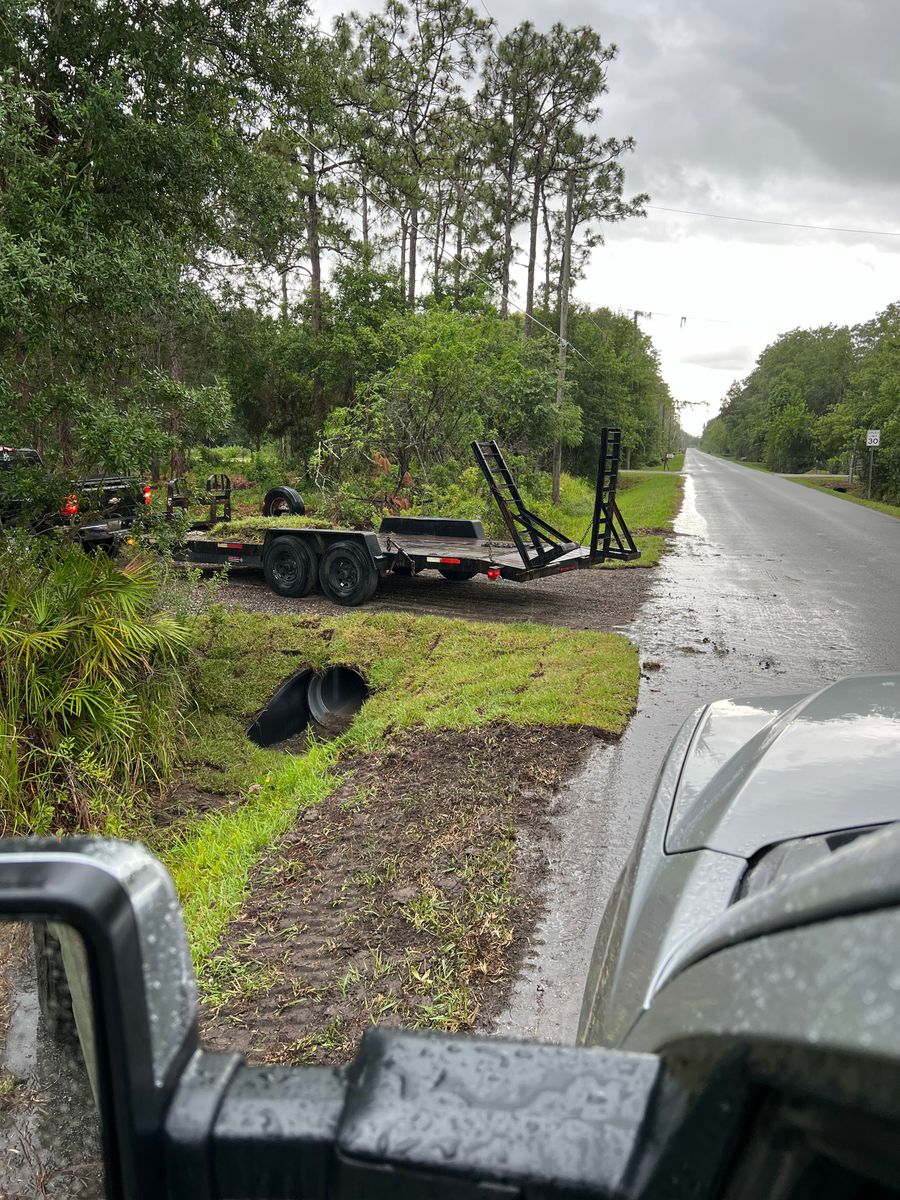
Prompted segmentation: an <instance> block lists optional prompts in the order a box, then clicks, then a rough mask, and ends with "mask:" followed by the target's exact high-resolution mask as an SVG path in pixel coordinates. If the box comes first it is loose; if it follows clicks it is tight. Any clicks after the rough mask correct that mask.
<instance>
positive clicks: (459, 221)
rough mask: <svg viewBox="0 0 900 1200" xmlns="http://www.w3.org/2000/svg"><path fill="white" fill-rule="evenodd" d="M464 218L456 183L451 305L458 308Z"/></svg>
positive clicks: (460, 188) (463, 207)
mask: <svg viewBox="0 0 900 1200" xmlns="http://www.w3.org/2000/svg"><path fill="white" fill-rule="evenodd" d="M464 216H465V201H464V199H463V189H462V184H461V183H459V182H457V185H456V257H455V262H454V264H453V303H454V304H455V305H456V306H457V308H458V307H459V302H460V299H461V297H462V290H461V281H462V277H461V272H462V256H463V217H464Z"/></svg>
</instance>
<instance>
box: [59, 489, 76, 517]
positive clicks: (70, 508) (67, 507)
mask: <svg viewBox="0 0 900 1200" xmlns="http://www.w3.org/2000/svg"><path fill="white" fill-rule="evenodd" d="M59 515H60V516H61V517H74V516H77V515H78V497H77V496H76V495H75V493H74V492H72V494H71V495H69V496H66V500H65V503H64V504H63V506H62V508H60V510H59Z"/></svg>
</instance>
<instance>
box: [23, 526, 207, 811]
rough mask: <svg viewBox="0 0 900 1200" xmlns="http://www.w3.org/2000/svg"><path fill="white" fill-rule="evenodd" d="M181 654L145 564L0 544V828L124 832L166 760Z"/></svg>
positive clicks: (173, 621) (174, 623) (175, 724)
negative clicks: (0, 548) (139, 802)
mask: <svg viewBox="0 0 900 1200" xmlns="http://www.w3.org/2000/svg"><path fill="white" fill-rule="evenodd" d="M187 647H188V629H187V626H186V624H185V623H184V622H183V621H182V620H179V619H178V618H176V617H173V616H171V615H169V614H168V613H167V612H165V611H162V610H161V608H160V600H159V579H158V574H157V568H155V567H153V566H151V565H150V564H149V563H148V562H146V561H142V560H140V559H136V560H134V561H133V562H130V563H127V564H125V565H124V566H118V565H117V564H116V563H114V562H113V561H111V560H110V559H109V558H108V557H107V556H105V555H103V554H99V555H96V556H93V557H91V556H88V555H86V554H84V553H83V552H82V551H81V550H80V549H77V548H74V547H49V548H48V547H41V548H40V549H39V550H37V549H35V547H34V543H33V541H32V542H31V543H29V542H26V541H24V540H21V539H20V540H16V541H8V542H7V543H5V544H4V546H3V549H2V550H0V830H2V832H3V833H5V834H13V833H49V832H54V831H57V830H65V831H71V830H91V831H106V832H111V833H118V832H124V831H127V828H128V825H129V822H130V819H131V816H132V814H133V810H134V806H135V804H136V803H137V800H138V797H141V796H146V794H147V791H148V789H150V790H152V789H153V787H154V785H159V784H161V783H162V782H163V781H164V780H165V778H166V776H167V775H168V773H169V771H170V769H171V766H172V763H173V758H174V753H175V748H176V744H177V740H178V730H179V727H180V724H181V717H182V714H183V713H184V712H185V710H186V693H185V688H184V685H183V683H182V678H181V673H180V671H179V664H180V663H181V662H182V660H183V659H184V657H185V656H186V653H187Z"/></svg>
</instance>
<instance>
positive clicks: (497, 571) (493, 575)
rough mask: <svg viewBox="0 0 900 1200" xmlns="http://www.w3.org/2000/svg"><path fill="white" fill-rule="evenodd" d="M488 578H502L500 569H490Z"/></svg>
mask: <svg viewBox="0 0 900 1200" xmlns="http://www.w3.org/2000/svg"><path fill="white" fill-rule="evenodd" d="M487 577H488V579H499V578H500V568H499V567H488V569H487Z"/></svg>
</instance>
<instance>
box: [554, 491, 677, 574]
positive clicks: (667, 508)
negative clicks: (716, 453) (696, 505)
mask: <svg viewBox="0 0 900 1200" xmlns="http://www.w3.org/2000/svg"><path fill="white" fill-rule="evenodd" d="M683 486H684V481H683V478H682V476H681V475H679V474H677V473H676V472H674V471H659V472H654V473H652V474H644V473H643V472H641V471H622V472H621V473H620V475H619V491H618V494H617V497H616V498H617V501H618V504H619V509H620V511H621V513H622V516H623V517H624V518H625V523H626V524H627V525H628V528H629V529H630V530H631V534H632V537H633V538H634V539H635V542H636V543H637V547H638V549H639V550H640V552H641V557H640V558H639V559H636V560H635V561H634V562H627V563H617V562H612V563H609V564H608V565H609V566H610V567H615V568H620V567H637V566H640V567H652V566H654V565H655V564H656V563H658V562H659V560H660V558H661V557H662V555H663V553H664V552H665V548H666V531H668V530H670V529H671V528H672V522H673V521H674V519H675V516H676V514H677V512H678V508H679V506H680V504H681V493H682V488H683ZM538 512H539V515H540V516H542V517H544V519H545V520H547V521H549V522H550V524H551V525H555V526H556V527H557V528H558V529H560V530H561V531H562V532H563V533H565V534H566V535H567V537H570V538H572V539H573V540H575V541H586V540H587V539H588V538H589V537H590V526H591V519H592V517H593V514H594V489H593V487H592V485H591V484H589V483H587V482H586V481H585V480H583V479H578V478H576V477H574V476H572V475H563V477H562V481H561V487H560V503H559V505H558V506H557V505H552V504H542V505H540V506H539V507H538Z"/></svg>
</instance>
